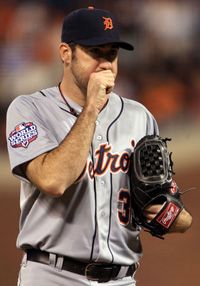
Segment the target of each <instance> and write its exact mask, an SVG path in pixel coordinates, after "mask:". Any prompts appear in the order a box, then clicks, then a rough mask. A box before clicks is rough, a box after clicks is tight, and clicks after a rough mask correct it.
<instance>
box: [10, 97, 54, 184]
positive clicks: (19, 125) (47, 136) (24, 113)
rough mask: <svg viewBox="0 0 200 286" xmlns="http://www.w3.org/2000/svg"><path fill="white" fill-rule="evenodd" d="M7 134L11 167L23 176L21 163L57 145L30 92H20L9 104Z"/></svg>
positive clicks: (15, 172) (14, 172) (14, 171)
mask: <svg viewBox="0 0 200 286" xmlns="http://www.w3.org/2000/svg"><path fill="white" fill-rule="evenodd" d="M6 137H7V147H8V154H9V159H10V166H11V170H12V172H13V174H14V175H16V176H19V177H21V178H23V179H25V175H24V173H23V171H22V168H20V167H21V166H22V165H23V164H24V163H26V162H28V161H30V160H32V159H34V158H35V157H37V156H39V155H41V154H43V153H45V152H48V151H50V150H52V149H54V148H55V147H57V146H58V142H57V140H56V138H55V136H53V134H52V133H51V132H50V130H48V128H47V126H46V124H45V122H43V120H42V119H41V117H40V114H39V112H38V109H37V106H36V105H35V104H34V101H33V100H31V97H30V96H18V97H17V98H16V99H15V100H14V101H13V102H12V103H11V104H10V106H9V108H8V111H7V121H6Z"/></svg>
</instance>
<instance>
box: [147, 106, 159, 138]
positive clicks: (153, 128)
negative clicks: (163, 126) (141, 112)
mask: <svg viewBox="0 0 200 286" xmlns="http://www.w3.org/2000/svg"><path fill="white" fill-rule="evenodd" d="M152 134H154V135H159V128H158V124H157V121H156V120H155V118H154V116H153V115H152V114H151V113H150V112H149V111H148V110H147V135H152Z"/></svg>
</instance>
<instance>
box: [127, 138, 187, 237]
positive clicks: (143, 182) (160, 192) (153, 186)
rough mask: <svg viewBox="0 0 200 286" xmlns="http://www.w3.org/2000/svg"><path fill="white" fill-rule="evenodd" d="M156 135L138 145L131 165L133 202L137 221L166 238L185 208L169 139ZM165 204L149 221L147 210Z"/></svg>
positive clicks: (134, 215) (155, 234)
mask: <svg viewBox="0 0 200 286" xmlns="http://www.w3.org/2000/svg"><path fill="white" fill-rule="evenodd" d="M169 140H171V139H163V138H161V137H159V136H157V135H147V136H145V137H143V138H142V139H141V140H140V141H139V142H138V143H137V144H136V146H135V149H134V153H133V154H132V160H131V168H130V183H131V205H132V211H133V219H134V221H135V223H136V224H137V225H139V226H141V227H142V228H144V229H145V230H147V231H149V232H150V233H151V234H152V235H153V236H157V237H160V238H163V235H165V234H166V233H167V232H169V229H170V227H171V225H172V224H173V222H174V221H175V220H176V218H177V217H178V215H179V213H180V212H181V210H182V209H183V207H184V206H183V203H182V201H181V199H180V192H179V189H178V187H177V185H176V183H175V182H174V181H173V179H172V175H173V174H174V172H173V162H172V159H171V153H169V152H168V150H167V143H166V142H167V141H169ZM157 204H159V205H162V208H161V209H160V211H159V212H158V213H157V215H156V216H155V218H154V219H152V220H151V221H148V220H147V218H146V216H145V209H146V208H147V207H148V206H150V205H157Z"/></svg>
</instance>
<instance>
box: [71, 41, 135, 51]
mask: <svg viewBox="0 0 200 286" xmlns="http://www.w3.org/2000/svg"><path fill="white" fill-rule="evenodd" d="M75 43H76V44H79V45H83V46H86V47H91V46H101V45H106V44H117V45H118V46H119V47H120V48H122V49H124V50H128V51H133V50H134V46H133V45H131V44H129V43H127V42H124V41H116V40H112V39H101V38H93V39H82V40H76V41H75Z"/></svg>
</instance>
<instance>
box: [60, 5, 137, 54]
mask: <svg viewBox="0 0 200 286" xmlns="http://www.w3.org/2000/svg"><path fill="white" fill-rule="evenodd" d="M61 41H62V42H65V43H75V44H79V45H83V46H88V47H89V46H100V45H105V44H111V43H115V44H117V45H118V46H119V47H120V48H122V49H125V50H129V51H132V50H133V49H134V47H133V46H132V45H131V44H130V43H127V42H124V41H122V40H121V39H120V33H119V25H118V23H117V20H116V18H115V17H114V15H113V14H112V13H111V12H109V11H107V10H101V9H95V8H94V7H88V8H83V9H79V10H75V11H73V12H71V13H70V14H68V15H67V16H66V17H65V18H64V22H63V27H62V35H61Z"/></svg>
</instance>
